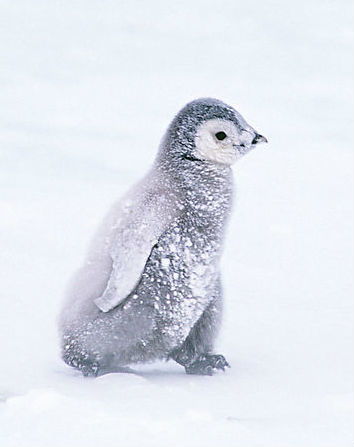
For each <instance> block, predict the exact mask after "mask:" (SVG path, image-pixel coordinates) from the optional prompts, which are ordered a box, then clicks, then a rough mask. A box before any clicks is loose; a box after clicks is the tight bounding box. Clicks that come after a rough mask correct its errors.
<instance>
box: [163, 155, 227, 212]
mask: <svg viewBox="0 0 354 447" xmlns="http://www.w3.org/2000/svg"><path fill="white" fill-rule="evenodd" d="M156 168H157V169H158V170H159V171H160V172H162V173H163V174H164V176H166V175H167V176H168V177H169V179H170V182H171V188H173V189H174V190H175V192H178V191H179V192H180V193H182V195H187V196H188V198H189V199H190V200H189V201H190V202H194V203H201V202H205V201H207V202H210V201H211V200H212V201H222V202H223V203H224V204H225V201H226V202H231V196H232V186H233V181H232V170H231V167H230V166H229V165H222V164H217V163H213V162H210V161H205V160H198V159H194V158H193V157H181V156H179V157H168V158H162V159H161V158H160V159H159V160H158V161H157V164H156Z"/></svg>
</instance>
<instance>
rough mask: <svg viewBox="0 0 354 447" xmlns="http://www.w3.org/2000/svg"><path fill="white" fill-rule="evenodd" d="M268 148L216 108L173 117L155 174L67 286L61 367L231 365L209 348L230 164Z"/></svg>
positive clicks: (132, 195)
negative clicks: (154, 363) (166, 362)
mask: <svg viewBox="0 0 354 447" xmlns="http://www.w3.org/2000/svg"><path fill="white" fill-rule="evenodd" d="M266 141H267V140H266V139H265V138H264V137H263V136H261V135H260V134H258V133H257V132H256V131H255V130H254V129H253V128H252V127H251V126H250V125H249V124H247V122H246V121H245V120H244V119H243V117H242V116H241V115H240V114H239V113H238V112H237V111H236V110H234V109H233V108H232V107H230V106H228V105H226V104H224V103H223V102H221V101H219V100H216V99H211V98H203V99H197V100H195V101H192V102H190V103H189V104H187V105H186V106H185V107H184V108H183V109H182V110H181V111H180V112H179V113H178V114H177V116H176V117H175V118H174V119H173V121H172V122H171V124H170V126H169V127H168V129H167V131H166V134H165V136H164V137H163V139H162V142H161V144H160V148H159V152H158V155H157V158H156V161H155V163H154V165H153V167H152V169H151V170H150V172H149V173H148V174H147V175H146V176H145V178H144V179H143V180H142V181H141V182H140V183H139V184H138V185H136V186H135V187H134V188H133V189H132V190H131V191H129V192H128V194H127V195H126V196H125V197H124V198H123V199H122V200H121V201H119V202H118V203H117V204H116V205H115V206H114V207H113V208H112V210H111V211H110V213H109V214H108V216H107V217H106V219H105V220H104V222H103V224H102V227H101V228H100V230H99V232H98V233H97V235H96V237H95V239H94V241H93V244H92V246H91V249H90V251H89V253H88V256H87V259H86V262H85V264H84V266H83V267H82V268H81V269H80V270H79V271H78V272H77V274H76V275H75V276H74V278H73V279H72V281H71V284H70V286H69V290H68V293H67V297H66V300H65V303H64V307H63V310H62V312H61V315H60V334H61V344H62V357H63V360H64V361H65V362H66V363H67V364H68V365H70V366H72V367H74V368H77V369H78V370H80V371H81V372H82V373H83V374H84V375H93V376H95V375H100V374H104V373H106V372H114V371H119V369H120V368H122V367H125V366H128V365H131V364H134V363H141V362H149V361H153V360H157V359H174V360H175V361H176V362H178V363H179V364H181V365H183V366H184V367H185V370H186V372H187V373H189V374H208V375H211V374H213V372H215V371H216V370H219V369H222V370H223V369H225V367H226V366H229V365H228V363H227V361H226V360H225V358H224V357H223V356H222V355H217V354H215V353H214V352H213V345H214V340H215V336H216V334H217V331H218V327H219V324H220V318H221V308H222V288H221V282H220V272H219V262H220V256H221V252H222V245H223V239H224V232H225V225H226V223H227V219H228V216H229V214H230V210H231V203H232V190H233V186H232V185H233V184H232V172H231V165H232V164H233V163H234V162H235V161H236V160H237V159H238V158H240V157H242V156H243V155H245V154H246V153H247V152H249V151H250V150H251V149H253V148H254V147H255V145H256V144H258V143H260V142H266Z"/></svg>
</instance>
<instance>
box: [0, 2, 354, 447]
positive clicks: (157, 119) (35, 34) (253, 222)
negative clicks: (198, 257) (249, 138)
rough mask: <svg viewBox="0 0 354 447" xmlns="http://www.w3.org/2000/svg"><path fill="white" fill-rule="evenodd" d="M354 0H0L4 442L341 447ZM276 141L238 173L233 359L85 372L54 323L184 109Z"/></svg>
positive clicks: (229, 293)
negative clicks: (123, 199) (101, 235)
mask: <svg viewBox="0 0 354 447" xmlns="http://www.w3.org/2000/svg"><path fill="white" fill-rule="evenodd" d="M351 14H352V12H351V10H350V2H349V0H348V1H346V0H342V1H339V0H337V1H328V0H309V1H304V0H301V1H298V2H294V1H290V0H286V1H279V2H276V1H261V0H248V1H247V2H241V1H239V0H237V1H235V0H230V1H226V0H221V1H218V2H216V1H208V0H198V1H195V0H194V1H193V0H191V1H176V2H173V3H172V2H163V1H161V2H159V1H153V0H150V1H146V2H144V1H124V2H123V1H105V0H101V1H98V0H96V1H93V0H86V1H84V0H81V1H53V0H52V1H47V0H43V1H40V0H32V1H18V0H12V1H10V0H9V1H1V2H0V33H1V34H0V82H1V84H0V85H1V88H0V104H1V106H0V128H1V132H0V174H1V177H0V191H1V195H0V227H1V236H0V247H1V250H0V262H1V288H0V294H1V313H0V315H1V316H0V319H1V320H0V343H1V345H0V349H1V352H0V358H1V367H0V442H1V445H2V446H4V447H28V446H33V447H42V446H43V447H44V446H48V445H50V446H53V447H55V446H58V447H59V446H60V447H62V446H63V445H64V446H68V447H71V446H75V447H80V446H86V447H89V446H95V447H96V446H97V445H98V443H100V445H102V446H105V447H106V446H120V445H122V446H125V447H129V446H154V447H156V446H209V445H210V446H215V445H218V446H234V445H235V446H240V447H247V446H252V447H253V446H264V447H290V446H294V447H300V446H303V447H346V446H349V445H351V440H352V426H351V422H352V395H351V387H352V362H351V350H352V334H351V323H352V314H351V311H352V302H351V291H352V276H351V275H352V266H353V263H352V261H353V259H352V244H353V240H352V219H353V207H352V203H351V202H352V188H353V184H352V176H351V170H352V164H353V155H352V145H353V129H352V127H351V124H352V122H351V116H350V113H351V106H352V102H353V101H352V86H351V77H352V73H353V70H352V65H351V56H352V34H351V31H350V26H351ZM200 96H212V97H217V98H219V99H222V100H224V101H225V102H227V103H230V104H231V105H233V106H234V107H235V108H236V109H237V110H238V111H239V112H241V113H242V114H243V115H244V116H245V118H246V119H247V120H248V121H249V122H250V124H251V125H253V126H254V127H255V128H256V129H257V130H258V131H259V132H260V133H262V134H264V135H265V136H266V137H267V138H268V139H269V144H268V145H263V146H260V147H259V148H257V150H255V151H254V152H252V153H251V154H249V155H248V156H247V157H245V158H244V159H243V160H241V161H240V162H239V163H238V164H237V165H236V166H235V167H234V172H235V177H236V182H237V200H236V206H235V209H234V213H233V217H232V220H231V223H230V226H229V231H228V234H227V242H226V247H225V255H224V258H223V273H224V283H225V302H226V305H225V306H226V310H225V318H224V324H223V329H222V333H221V335H220V338H219V342H218V351H219V352H220V353H223V354H225V356H226V357H227V359H228V360H229V361H230V363H231V364H232V369H230V370H229V371H227V373H225V374H221V375H217V376H214V377H191V376H187V375H185V374H184V371H183V368H181V367H179V366H178V365H176V364H172V363H168V364H155V365H151V366H145V367H140V368H139V374H137V375H128V374H122V375H108V376H104V377H101V378H99V379H95V380H93V379H91V380H90V379H84V378H82V377H81V376H80V374H78V373H76V372H75V371H73V370H71V369H69V368H67V367H66V366H65V365H64V364H63V363H62V362H61V361H60V359H59V352H58V339H57V329H56V321H55V319H56V316H57V314H58V310H59V308H60V303H61V300H62V295H63V292H64V288H65V284H66V282H67V280H68V278H69V276H70V275H71V273H72V272H73V271H74V270H75V269H76V268H77V267H78V266H79V265H80V263H81V261H82V258H83V256H84V253H85V250H86V247H87V245H88V242H89V240H90V237H91V236H92V234H93V233H94V230H95V227H96V226H97V224H98V223H99V221H100V219H101V218H102V216H103V215H104V214H105V212H106V210H107V208H108V207H109V205H110V204H111V203H112V202H113V201H114V200H116V199H117V198H118V197H119V196H120V195H121V194H122V193H123V192H124V191H125V190H126V189H127V188H128V187H129V186H130V185H131V184H133V183H134V182H135V181H136V180H137V179H139V178H140V177H141V176H142V175H143V173H144V172H145V171H146V170H147V169H148V167H149V165H150V164H151V163H152V161H153V159H154V156H155V153H156V150H157V146H158V143H159V139H160V137H161V136H162V133H163V132H164V130H165V128H166V126H167V125H168V123H169V121H170V120H171V119H172V117H173V115H174V114H175V113H176V112H177V111H178V110H179V109H180V108H181V107H182V106H183V105H184V104H185V103H186V102H188V101H190V100H192V99H194V98H197V97H200Z"/></svg>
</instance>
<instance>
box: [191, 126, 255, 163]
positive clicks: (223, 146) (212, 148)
mask: <svg viewBox="0 0 354 447" xmlns="http://www.w3.org/2000/svg"><path fill="white" fill-rule="evenodd" d="M254 135H255V132H254V131H253V129H252V128H251V127H248V128H247V129H245V130H242V131H240V130H239V129H238V128H237V127H236V126H235V124H234V123H233V122H231V121H228V120H223V119H219V118H216V119H211V120H208V121H205V122H204V123H202V124H201V125H200V126H199V128H198V130H197V133H196V137H195V147H196V152H197V156H199V157H200V158H201V159H203V160H210V161H213V162H216V163H221V164H227V165H231V164H232V163H234V162H235V161H236V160H237V159H238V158H240V157H242V156H243V155H244V154H245V153H246V152H248V151H249V150H250V149H251V142H252V140H253V138H254Z"/></svg>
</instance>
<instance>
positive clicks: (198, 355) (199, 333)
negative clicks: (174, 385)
mask: <svg viewBox="0 0 354 447" xmlns="http://www.w3.org/2000/svg"><path fill="white" fill-rule="evenodd" d="M221 299H222V294H221V287H220V284H218V285H217V287H216V291H215V297H214V299H213V301H212V302H211V303H210V304H209V306H208V307H207V308H206V309H205V311H204V312H203V314H202V316H201V317H200V318H199V320H198V321H197V323H196V324H195V325H194V326H193V328H192V329H191V331H190V333H189V335H188V337H187V338H186V340H185V341H184V343H183V344H182V346H180V347H179V348H177V349H175V350H173V351H172V352H171V353H170V355H169V358H172V359H173V360H175V361H176V362H177V363H179V364H180V365H182V366H184V367H185V370H186V373H187V374H200V375H212V374H213V373H214V372H215V371H217V370H220V369H221V370H225V368H226V367H230V365H229V364H228V362H227V361H226V359H225V357H224V356H223V355H218V354H212V351H213V346H214V341H215V338H216V335H217V333H218V329H219V326H220V321H221V307H222V306H221V304H222V302H221Z"/></svg>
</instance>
